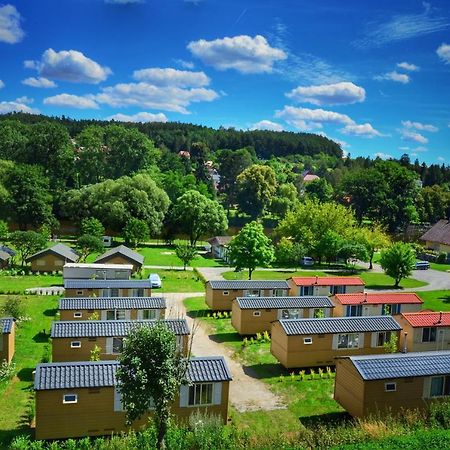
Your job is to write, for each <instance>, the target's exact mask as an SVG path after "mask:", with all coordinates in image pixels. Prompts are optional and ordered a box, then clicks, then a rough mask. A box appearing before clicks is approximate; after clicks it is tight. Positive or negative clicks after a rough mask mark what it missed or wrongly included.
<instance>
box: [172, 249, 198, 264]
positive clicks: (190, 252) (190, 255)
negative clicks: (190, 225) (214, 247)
mask: <svg viewBox="0 0 450 450" xmlns="http://www.w3.org/2000/svg"><path fill="white" fill-rule="evenodd" d="M175 254H176V255H177V257H178V258H179V259H180V260H181V262H182V263H183V270H186V266H187V265H188V264H189V263H190V262H191V261H192V260H193V259H194V258H195V256H196V255H197V251H196V250H195V247H192V246H191V245H188V244H178V245H176V246H175Z"/></svg>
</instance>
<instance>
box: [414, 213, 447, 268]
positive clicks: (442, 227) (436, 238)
mask: <svg viewBox="0 0 450 450" xmlns="http://www.w3.org/2000/svg"><path fill="white" fill-rule="evenodd" d="M420 240H421V241H423V242H425V247H426V248H429V249H431V250H434V251H436V252H439V253H446V254H447V260H448V259H449V257H450V220H448V219H441V220H439V221H438V222H437V223H435V224H434V225H433V226H432V227H431V228H430V229H429V230H428V231H427V232H426V233H425V234H424V235H423V236H421V238H420Z"/></svg>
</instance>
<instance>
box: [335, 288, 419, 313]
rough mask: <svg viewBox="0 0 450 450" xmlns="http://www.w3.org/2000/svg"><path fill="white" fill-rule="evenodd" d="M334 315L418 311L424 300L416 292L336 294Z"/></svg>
mask: <svg viewBox="0 0 450 450" xmlns="http://www.w3.org/2000/svg"><path fill="white" fill-rule="evenodd" d="M331 300H332V301H333V303H334V306H335V308H334V316H336V317H355V316H383V315H388V316H394V315H398V314H400V313H402V312H417V311H420V310H421V309H422V304H423V301H422V300H421V299H420V297H419V296H418V295H417V294H415V293H414V292H411V293H408V292H360V293H358V294H336V295H333V297H331Z"/></svg>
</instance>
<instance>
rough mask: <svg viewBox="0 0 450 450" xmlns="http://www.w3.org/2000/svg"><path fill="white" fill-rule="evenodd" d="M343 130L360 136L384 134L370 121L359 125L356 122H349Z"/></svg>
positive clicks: (371, 136)
mask: <svg viewBox="0 0 450 450" xmlns="http://www.w3.org/2000/svg"><path fill="white" fill-rule="evenodd" d="M341 132H342V133H344V134H348V135H351V136H360V137H365V138H369V139H371V138H373V137H379V136H383V134H382V133H380V132H379V131H378V130H376V129H375V128H374V127H373V126H372V125H371V124H370V123H363V124H359V125H358V124H356V123H353V124H349V125H346V126H345V127H344V128H342V129H341Z"/></svg>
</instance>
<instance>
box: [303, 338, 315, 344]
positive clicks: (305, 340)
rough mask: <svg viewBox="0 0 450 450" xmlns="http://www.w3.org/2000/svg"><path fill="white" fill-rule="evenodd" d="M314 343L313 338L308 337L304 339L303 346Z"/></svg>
mask: <svg viewBox="0 0 450 450" xmlns="http://www.w3.org/2000/svg"><path fill="white" fill-rule="evenodd" d="M312 343H313V338H312V337H310V336H308V337H304V338H303V344H304V345H311V344H312Z"/></svg>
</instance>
